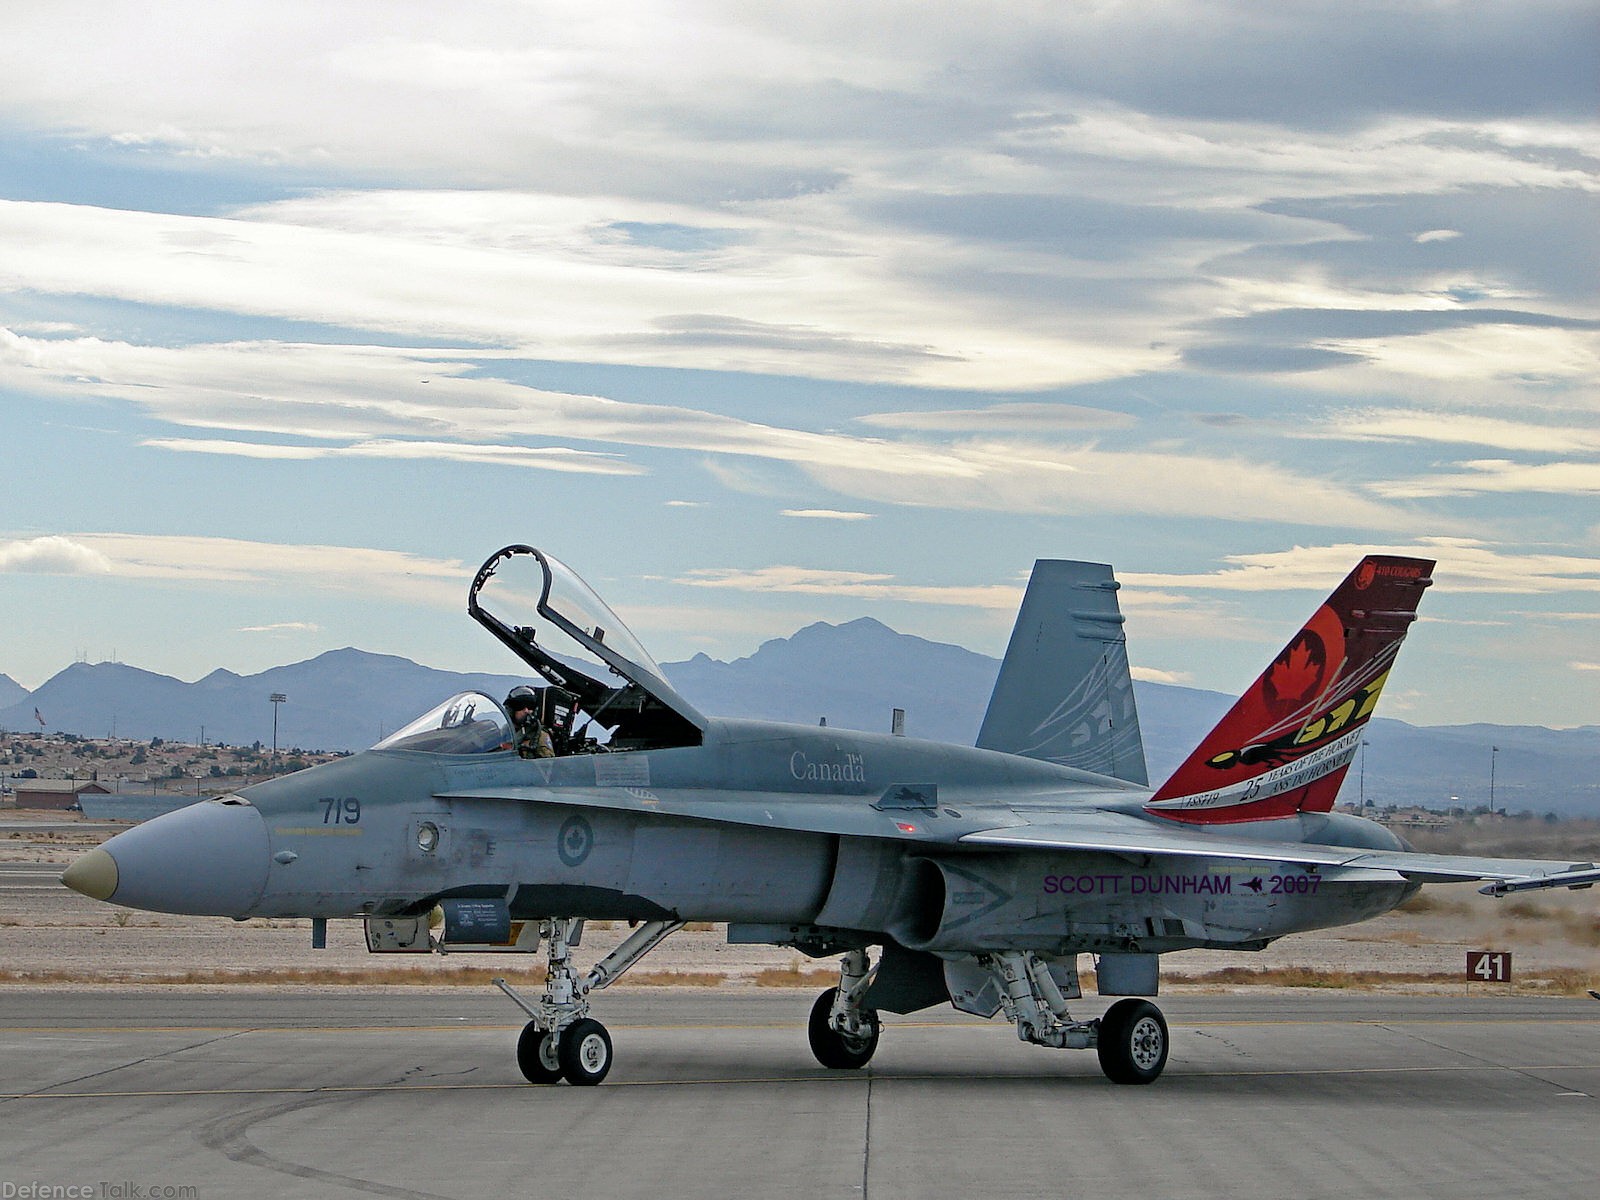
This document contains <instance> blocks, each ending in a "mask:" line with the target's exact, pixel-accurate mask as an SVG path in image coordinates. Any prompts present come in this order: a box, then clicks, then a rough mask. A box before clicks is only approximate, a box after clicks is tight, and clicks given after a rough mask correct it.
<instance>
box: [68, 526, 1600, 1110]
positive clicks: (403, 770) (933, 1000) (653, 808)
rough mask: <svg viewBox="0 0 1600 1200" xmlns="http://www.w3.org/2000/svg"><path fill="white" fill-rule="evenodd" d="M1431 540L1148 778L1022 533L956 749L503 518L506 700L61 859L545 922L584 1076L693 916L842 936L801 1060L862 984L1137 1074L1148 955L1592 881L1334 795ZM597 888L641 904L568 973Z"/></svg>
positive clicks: (153, 889) (188, 908)
mask: <svg viewBox="0 0 1600 1200" xmlns="http://www.w3.org/2000/svg"><path fill="white" fill-rule="evenodd" d="M1433 565H1434V564H1433V563H1432V562H1429V561H1426V560H1423V559H1414V558H1400V557H1388V556H1371V557H1368V558H1365V559H1363V560H1362V561H1361V562H1360V563H1359V564H1358V565H1357V566H1356V568H1355V569H1354V570H1353V571H1352V572H1351V573H1350V575H1349V576H1348V577H1347V578H1346V579H1345V580H1344V582H1342V583H1341V584H1339V586H1338V587H1337V588H1336V589H1334V591H1333V593H1332V595H1330V596H1329V597H1328V599H1327V600H1326V601H1325V602H1324V603H1323V604H1321V605H1320V606H1318V608H1317V610H1316V612H1315V613H1313V614H1312V616H1311V618H1310V620H1308V621H1307V622H1306V624H1305V625H1304V626H1303V627H1302V628H1301V629H1300V630H1299V631H1298V632H1297V633H1296V634H1295V635H1294V637H1293V638H1292V639H1290V641H1289V643H1288V645H1287V646H1286V647H1285V648H1284V649H1283V651H1282V652H1281V653H1279V654H1278V655H1277V656H1276V657H1275V658H1274V659H1273V660H1272V662H1271V663H1270V664H1269V665H1268V666H1267V668H1266V670H1265V671H1264V672H1263V673H1262V674H1261V676H1260V677H1259V678H1258V679H1257V680H1256V681H1255V683H1254V684H1253V685H1251V687H1250V688H1249V689H1248V690H1247V691H1246V692H1245V694H1244V695H1243V696H1242V697H1240V699H1239V700H1238V702H1237V703H1235V704H1234V705H1233V707H1232V708H1231V709H1230V711H1229V712H1228V713H1227V715H1226V716H1224V717H1223V719H1222V721H1221V722H1220V723H1219V724H1218V725H1217V727H1216V728H1215V729H1213V730H1212V731H1211V732H1210V733H1209V734H1208V735H1207V736H1206V737H1205V739H1204V740H1203V741H1202V742H1201V743H1200V745H1199V746H1198V747H1197V748H1196V749H1195V750H1194V752H1193V753H1192V754H1191V755H1190V756H1189V757H1188V759H1187V760H1186V761H1185V762H1184V763H1183V764H1182V765H1181V766H1180V767H1179V768H1178V770H1177V771H1176V772H1175V773H1174V774H1173V775H1172V777H1171V778H1170V779H1168V780H1166V781H1165V782H1164V783H1163V784H1162V785H1161V786H1160V787H1158V788H1155V789H1154V790H1152V789H1151V788H1150V787H1149V786H1148V780H1147V779H1146V774H1145V761H1144V751H1143V745H1142V741H1141V738H1140V733H1139V721H1138V714H1137V712H1136V709H1135V705H1134V696H1133V687H1132V682H1131V679H1130V675H1129V670H1128V658H1127V649H1126V643H1125V640H1124V636H1123V628H1122V625H1123V618H1122V615H1121V613H1120V612H1119V610H1118V605H1117V589H1118V584H1117V582H1116V581H1115V579H1114V578H1113V577H1112V573H1111V569H1110V567H1108V566H1104V565H1100V564H1094V563H1083V562H1066V561H1041V562H1039V563H1037V564H1036V565H1035V567H1034V571H1033V575H1032V577H1031V579H1030V582H1029V585H1028V588H1027V591H1026V593H1025V595H1024V598H1023V602H1022V608H1021V611H1020V613H1019V614H1018V618H1017V623H1016V627H1015V629H1014V631H1013V633H1012V637H1011V642H1010V646H1009V648H1008V650H1007V652H1006V657H1005V660H1004V662H1003V663H1002V666H1001V670H1000V674H999V677H998V680H997V682H996V684H995V689H994V694H993V696H992V698H991V701H990V704H989V708H988V712H987V714H986V716H985V718H984V721H983V725H982V729H981V732H980V734H979V737H978V742H977V745H976V746H974V747H961V746H953V745H945V744H938V743H932V742H925V741H918V740H916V739H913V738H910V737H904V736H895V735H894V734H876V733H867V732H857V731H853V730H846V729H841V728H836V727H828V726H815V727H814V726H803V725H802V726H796V725H785V724H778V723H774V722H769V721H755V720H732V719H716V718H711V717H707V716H705V715H703V714H702V713H700V712H699V711H698V710H697V709H696V708H695V706H694V705H692V704H690V703H689V702H688V701H687V700H685V699H684V697H682V696H681V695H679V694H678V692H677V691H676V690H674V689H673V687H672V685H671V684H670V683H669V682H668V681H667V678H666V676H665V674H664V673H663V671H662V669H661V668H660V667H659V666H658V665H657V664H656V663H655V661H654V660H653V659H652V658H651V657H650V655H649V654H648V652H647V651H646V650H645V649H644V647H643V646H642V645H641V644H640V643H639V641H638V640H637V639H636V638H635V637H634V636H633V635H632V634H631V633H630V632H629V631H628V629H627V627H626V626H625V625H623V623H622V621H621V620H619V619H618V617H617V616H616V614H615V613H613V612H612V611H611V610H610V609H609V608H608V607H607V606H606V605H605V603H604V602H603V601H602V600H601V599H600V598H599V597H598V596H597V595H596V594H595V593H594V591H592V590H591V589H590V588H589V587H588V585H587V584H585V583H584V582H583V580H582V579H580V578H579V577H578V575H577V574H576V573H574V572H573V571H572V570H571V569H570V568H568V567H567V566H566V565H564V564H563V563H562V562H560V561H559V560H558V559H557V558H556V557H554V556H553V555H551V554H548V553H545V552H543V551H540V550H537V549H534V548H533V547H531V546H525V545H516V546H508V547H506V548H504V549H502V550H500V551H497V552H496V553H495V554H494V555H492V556H491V557H490V558H489V559H488V561H486V562H485V563H484V564H483V566H482V567H481V568H480V569H479V570H478V572H477V575H476V577H475V578H474V579H473V581H472V584H471V587H470V590H469V592H468V600H467V609H468V612H469V613H470V614H471V616H472V617H473V618H474V619H475V620H476V621H478V622H479V623H480V624H481V625H483V626H484V628H485V629H487V630H488V631H489V632H490V633H491V634H492V635H493V636H494V637H496V638H498V639H499V640H500V641H501V642H502V643H504V645H505V646H506V647H508V648H509V649H510V650H511V651H512V652H513V653H515V654H516V655H517V656H518V657H519V658H520V659H521V660H522V661H523V662H524V663H526V664H527V666H528V667H529V668H530V669H531V671H532V672H533V674H532V675H530V677H529V678H530V684H529V686H527V687H523V688H518V689H516V691H515V692H514V693H513V695H512V696H511V697H509V698H508V700H509V703H502V702H501V701H500V700H498V699H496V698H495V697H492V696H487V695H481V694H475V693H465V694H462V695H457V696H453V697H451V698H449V699H448V700H446V701H445V702H444V703H442V704H440V705H439V706H438V707H437V708H435V709H433V710H432V711H431V712H428V713H426V714H424V715H423V716H421V717H419V718H417V720H415V721H413V722H412V723H411V724H409V725H407V726H405V727H404V728H402V729H400V730H399V731H398V732H396V733H394V734H393V735H391V736H390V737H387V738H385V739H384V740H383V741H381V742H379V743H378V744H377V745H376V746H374V747H373V748H372V749H371V750H368V751H366V752H364V753H362V754H358V755H354V756H351V757H348V758H345V759H341V760H339V761H336V762H332V763H327V764H324V765H322V766H317V767H313V768H311V769H310V770H306V771H302V772H300V773H298V774H295V775H291V776H287V777H284V778H280V779H274V780H270V781H267V782H264V783H259V784H255V785H253V786H250V787H246V788H243V789H241V790H240V791H239V792H237V793H235V794H232V795H227V796H223V797H220V798H218V799H215V800H209V801H204V802H201V803H197V804H194V805H192V806H190V807H188V808H185V809H181V810H179V811H177V812H173V813H169V814H167V815H165V816H161V817H157V818H156V819H154V820H151V821H148V822H146V823H145V824H143V825H139V826H136V827H134V828H132V829H129V830H126V831H124V832H122V833H119V834H118V835H117V836H116V837H114V838H112V839H111V840H110V841H108V842H107V843H106V844H105V845H104V846H103V847H102V848H100V849H97V850H93V851H90V852H89V853H87V854H85V855H83V856H82V857H81V858H79V859H78V860H77V862H75V863H74V864H73V865H72V866H71V867H70V868H68V870H67V871H66V873H65V874H64V875H62V877H61V879H62V882H63V883H65V884H66V885H67V886H68V887H71V888H75V889H76V890H78V891H80V892H82V893H84V894H85V895H88V896H91V897H94V898H95V899H98V900H105V901H109V902H112V903H115V904H119V905H125V906H127V907H130V908H140V909H149V910H154V911H157V912H176V913H192V914H216V915H221V916H228V917H233V918H235V919H238V920H244V919H246V918H250V917H309V918H311V920H312V942H313V945H314V946H315V945H318V944H325V941H326V930H327V925H326V922H327V921H328V920H330V919H339V918H344V919H352V920H358V921H362V922H363V923H364V925H365V934H366V941H367V945H368V948H369V949H370V950H372V951H374V952H377V953H428V952H440V953H458V952H493V953H522V954H542V955H543V957H544V965H545V980H544V984H543V992H542V994H540V995H538V996H536V997H530V996H525V995H523V994H522V993H520V992H518V991H517V990H516V989H514V988H512V987H511V986H510V985H509V984H507V983H506V982H505V981H504V980H503V979H502V980H497V981H496V982H497V983H498V985H499V986H500V987H501V989H502V990H503V991H505V993H506V994H507V995H508V996H509V997H510V998H511V999H512V1000H513V1001H515V1003H517V1004H518V1005H519V1006H520V1007H521V1008H522V1009H523V1010H524V1012H525V1013H526V1014H527V1017H528V1022H527V1025H526V1026H525V1028H524V1029H523V1030H522V1032H521V1035H520V1037H519V1038H518V1042H517V1049H516V1057H517V1063H518V1066H519V1067H520V1069H521V1071H522V1074H523V1075H524V1076H525V1077H526V1078H527V1079H528V1080H529V1081H530V1082H532V1083H536V1084H550V1083H555V1082H558V1081H560V1080H566V1081H567V1082H568V1083H570V1084H577V1085H592V1084H597V1083H599V1082H601V1081H602V1080H603V1079H604V1078H605V1077H606V1074H607V1073H608V1072H609V1071H610V1069H611V1066H612V1061H613V1054H612V1043H611V1038H610V1035H609V1033H608V1032H607V1030H606V1028H605V1026H604V1025H602V1024H601V1023H600V1022H599V1021H597V1020H596V1019H594V1017H592V1016H591V1015H590V1014H591V1006H592V1004H593V1001H594V999H595V994H596V993H597V992H599V991H600V990H601V989H603V988H605V987H606V986H607V985H608V984H610V983H612V982H614V981H615V980H616V979H617V978H618V976H620V975H621V974H622V973H623V972H624V971H626V970H627V969H628V968H629V967H631V966H632V965H633V964H635V963H637V962H638V961H639V960H640V959H641V958H642V957H643V956H644V955H645V954H646V953H648V952H649V951H650V950H651V949H652V948H653V947H655V946H657V945H658V944H659V943H660V942H661V941H662V940H663V939H664V938H666V937H668V936H670V935H671V934H672V933H673V932H674V931H676V930H678V929H680V928H682V926H683V925H684V924H685V923H686V922H688V921H709V922H719V923H725V924H726V927H727V937H728V941H729V942H732V943H765V944H771V945H776V946H786V947H792V948H793V949H795V950H797V951H799V952H801V953H802V954H805V955H808V956H811V957H816V958H820V957H826V956H835V955H837V956H838V957H839V964H840V966H839V976H838V983H837V985H836V986H833V987H830V988H828V989H827V990H825V991H824V992H823V993H822V994H821V995H820V996H818V997H817V998H816V1001H815V1003H814V1005H813V1006H812V1009H811V1013H810V1020H809V1025H808V1030H809V1041H810V1045H811V1050H812V1052H813V1053H814V1054H815V1056H816V1058H817V1060H818V1061H819V1062H820V1063H821V1064H822V1065H823V1066H824V1067H829V1068H833V1069H836V1070H850V1069H855V1068H859V1067H861V1066H863V1065H864V1064H866V1063H867V1062H868V1061H869V1060H870V1059H871V1058H872V1056H873V1052H874V1050H875V1049H876V1048H877V1045H878V1040H879V1036H880V1033H881V1031H882V1027H883V1022H882V1019H881V1016H880V1014H882V1013H885V1012H888V1013H897V1014H904V1013H912V1012H917V1011H920V1010H922V1009H925V1008H928V1007H931V1006H934V1005H938V1004H944V1003H949V1004H952V1005H954V1006H955V1007H956V1008H957V1009H959V1010H961V1011H963V1012H967V1013H974V1014H977V1015H979V1016H983V1017H993V1016H995V1015H996V1014H997V1013H1002V1012H1003V1013H1004V1015H1005V1018H1006V1020H1007V1021H1009V1022H1011V1023H1013V1024H1014V1025H1015V1027H1016V1031H1017V1036H1018V1037H1019V1038H1020V1039H1022V1040H1023V1041H1025V1042H1030V1043H1033V1044H1035V1045H1039V1046H1045V1047H1054V1048H1074V1049H1089V1048H1093V1049H1095V1050H1096V1051H1097V1054H1098V1057H1099V1062H1100V1066H1101V1068H1102V1070H1103V1071H1104V1073H1105V1074H1106V1076H1107V1077H1109V1078H1110V1079H1111V1080H1112V1081H1114V1082H1116V1083H1122V1084H1144V1083H1150V1082H1152V1081H1153V1080H1155V1079H1156V1078H1157V1077H1158V1076H1159V1075H1160V1074H1161V1072H1162V1069H1163V1068H1164V1067H1165V1065H1166V1062H1167V1056H1168V1046H1169V1041H1168V1030H1167V1024H1166V1021H1165V1019H1164V1018H1163V1016H1162V1014H1161V1012H1160V1010H1159V1009H1158V1008H1157V1007H1156V1006H1155V1005H1154V1004H1152V1003H1151V1002H1150V1000H1149V999H1148V997H1152V996H1155V995H1156V994H1157V992H1158V986H1159V975H1160V972H1159V963H1160V958H1161V956H1162V955H1164V954H1173V953H1178V952H1181V951H1184V950H1192V949H1197V948H1205V949H1212V950H1237V951H1258V950H1261V949H1262V948H1264V947H1265V946H1267V945H1268V944H1269V943H1271V942H1273V941H1275V940H1276V939H1278V938H1280V937H1283V936H1285V935H1286V934H1291V933H1296V932H1299V931H1303V930H1310V929H1321V928H1327V927H1331V926H1338V925H1346V924H1351V923H1354V922H1358V921H1363V920H1367V919H1368V918H1371V917H1375V916H1378V915H1379V914H1381V913H1384V912H1387V911H1388V910H1390V909H1392V908H1394V907H1395V906H1396V905H1398V904H1401V903H1402V902H1404V901H1405V900H1406V899H1407V898H1408V897H1409V896H1411V895H1413V894H1414V893H1415V892H1416V891H1417V890H1418V888H1419V887H1420V886H1421V885H1422V884H1423V883H1425V882H1436V881H1446V880H1453V881H1459V880H1483V881H1487V886H1485V887H1484V888H1482V889H1481V890H1482V891H1484V892H1486V893H1489V894H1493V895H1503V894H1505V893H1508V892H1513V891H1522V890H1525V889H1538V888H1550V887H1569V888H1580V887H1590V886H1592V885H1593V884H1594V883H1595V882H1596V881H1597V880H1600V869H1596V867H1595V864H1593V863H1568V862H1539V861H1513V860H1504V859H1493V858H1476V857H1458V856H1443V855H1434V854H1419V853H1416V852H1414V851H1413V850H1411V849H1410V847H1408V846H1407V845H1406V843H1405V842H1404V841H1402V840H1401V839H1400V838H1399V837H1397V836H1396V835H1395V834H1394V833H1392V832H1390V831H1389V830H1388V829H1386V828H1384V827H1383V826H1381V825H1378V824H1376V823H1374V822H1371V821H1367V820H1363V819H1361V818H1360V817H1356V816H1353V815H1349V814H1344V813H1336V812H1334V811H1333V807H1334V799H1335V796H1336V795H1337V793H1338V790H1339V785H1340V781H1341V780H1342V778H1343V776H1344V774H1345V772H1346V770H1347V768H1348V767H1349V765H1350V762H1351V760H1352V758H1353V757H1354V756H1355V754H1356V751H1357V748H1358V746H1359V745H1360V740H1361V731H1362V727H1363V726H1364V725H1365V724H1366V722H1367V720H1368V719H1369V718H1370V717H1371V715H1372V712H1373V708H1374V706H1375V705H1376V704H1377V702H1378V697H1379V695H1380V693H1381V692H1382V690H1383V687H1384V683H1385V681H1386V680H1387V679H1388V676H1389V671H1390V668H1391V665H1392V664H1393V662H1394V658H1395V654H1396V651H1398V649H1399V648H1400V644H1401V641H1402V639H1404V637H1405V635H1406V633H1407V631H1408V630H1409V629H1410V627H1411V624H1412V622H1413V621H1414V620H1415V618H1416V610H1417V604H1418V601H1419V600H1420V599H1421V597H1422V593H1423V590H1424V589H1425V588H1427V587H1428V586H1429V584H1430V583H1431V582H1432V578H1431V575H1432V569H1433ZM491 600H492V602H493V604H494V607H495V609H497V610H498V612H499V613H500V614H503V615H497V614H496V612H495V611H491V609H490V608H489V607H488V605H489V604H490V602H491ZM861 669H862V670H863V671H870V670H871V669H872V664H871V663H862V664H861ZM586 921H588V922H599V921H605V922H608V923H614V924H617V923H621V922H627V923H628V925H630V926H632V927H633V929H632V932H631V933H628V934H627V935H626V936H624V937H622V938H621V940H620V944H618V945H617V946H616V947H615V948H613V949H611V950H610V951H609V952H607V953H606V954H604V955H603V956H601V957H600V958H599V959H598V961H596V962H595V963H594V965H593V966H592V967H590V968H589V969H588V970H587V971H585V972H582V973H580V972H579V970H578V968H577V966H576V965H575V963H574V956H573V951H574V949H575V948H577V947H579V944H580V940H581V938H582V936H583V932H584V923H585V922H586ZM1085 955H1089V956H1091V957H1092V960H1093V966H1094V980H1095V986H1096V989H1097V991H1098V993H1099V995H1100V996H1103V997H1117V999H1116V1000H1115V1002H1114V1003H1112V1004H1111V1005H1110V1007H1109V1008H1108V1009H1107V1010H1106V1011H1105V1012H1103V1013H1102V1014H1101V1015H1100V1016H1098V1017H1096V1018H1093V1019H1088V1020H1085V1019H1080V1018H1075V1017H1073V1016H1072V1015H1071V1014H1070V1012H1069V1004H1070V1003H1072V1002H1076V1001H1079V1000H1080V999H1081V998H1082V996H1083V988H1082V980H1081V979H1080V975H1079V964H1080V961H1081V960H1082V958H1083V956H1085Z"/></svg>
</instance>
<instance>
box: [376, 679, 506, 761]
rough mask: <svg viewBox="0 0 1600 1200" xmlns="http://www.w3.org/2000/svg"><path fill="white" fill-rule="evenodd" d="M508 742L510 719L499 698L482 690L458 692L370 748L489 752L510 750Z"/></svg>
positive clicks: (452, 752)
mask: <svg viewBox="0 0 1600 1200" xmlns="http://www.w3.org/2000/svg"><path fill="white" fill-rule="evenodd" d="M511 744H512V729H511V721H510V720H509V719H508V718H507V717H506V714H505V710H504V709H502V708H501V707H500V703H499V701H497V700H491V699H490V698H489V697H488V696H485V695H484V694H483V693H482V692H461V693H459V694H458V695H455V696H451V697H450V699H448V700H446V701H445V702H444V703H443V704H440V705H438V706H437V707H435V708H430V709H429V710H428V711H427V712H425V713H423V714H422V715H421V716H420V717H418V718H417V719H416V720H415V721H412V722H411V723H410V724H409V725H405V726H402V727H401V728H399V729H397V730H395V731H394V732H393V733H391V734H390V735H389V736H388V737H386V738H384V739H383V741H381V742H379V743H378V744H377V745H376V746H374V747H373V749H374V750H416V751H420V752H422V753H424V754H491V753H493V752H494V751H496V750H509V749H511Z"/></svg>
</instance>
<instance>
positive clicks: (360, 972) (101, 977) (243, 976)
mask: <svg viewBox="0 0 1600 1200" xmlns="http://www.w3.org/2000/svg"><path fill="white" fill-rule="evenodd" d="M506 974H507V972H506V971H504V970H495V969H490V968H488V967H448V968H445V969H443V970H436V971H405V970H395V969H389V970H385V969H383V968H375V967H374V968H366V967H358V968H354V969H352V970H348V971H333V970H326V969H322V968H310V967H305V968H302V967H282V968H272V967H261V968H248V969H238V970H229V969H227V968H225V967H218V968H206V969H200V970H191V971H59V970H43V971H0V983H74V984H76V983H111V984H118V983H122V984H162V985H167V984H180V985H192V984H201V985H215V984H240V985H252V986H256V985H267V984H272V985H279V984H285V983H293V984H301V985H311V986H316V985H332V986H352V985H362V986H371V985H398V986H401V987H457V986H463V987H486V986H489V985H490V984H491V982H492V981H493V980H494V979H496V978H498V977H501V976H504V975H506ZM533 974H534V975H536V976H537V977H536V978H526V977H524V978H523V979H522V980H521V982H523V983H525V984H539V983H542V982H543V974H544V973H543V972H542V971H539V972H535V973H533Z"/></svg>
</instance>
